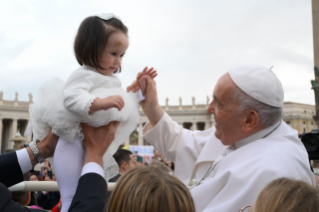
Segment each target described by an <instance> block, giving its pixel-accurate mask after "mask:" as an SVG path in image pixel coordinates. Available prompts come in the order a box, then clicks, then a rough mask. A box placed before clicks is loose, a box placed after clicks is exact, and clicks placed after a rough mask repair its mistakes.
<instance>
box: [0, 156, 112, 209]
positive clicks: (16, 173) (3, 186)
mask: <svg viewBox="0 0 319 212" xmlns="http://www.w3.org/2000/svg"><path fill="white" fill-rule="evenodd" d="M22 181H23V174H22V171H21V168H20V165H19V162H18V158H17V154H16V153H15V152H10V153H7V154H3V155H0V211H1V212H30V211H31V212H41V211H42V210H38V209H29V208H26V207H24V206H21V205H19V204H18V203H16V202H14V201H13V200H12V194H11V192H10V191H9V190H8V187H10V186H12V185H15V184H17V183H20V182H22ZM106 192H107V184H106V181H105V179H104V178H103V177H101V176H100V175H98V174H96V173H88V174H85V175H83V176H82V177H81V178H80V180H79V184H78V187H77V189H76V193H75V196H74V198H73V201H72V204H71V206H70V209H69V212H75V211H76V212H84V211H86V212H87V211H94V212H99V211H101V212H102V211H104V209H105V205H106V202H107V197H106Z"/></svg>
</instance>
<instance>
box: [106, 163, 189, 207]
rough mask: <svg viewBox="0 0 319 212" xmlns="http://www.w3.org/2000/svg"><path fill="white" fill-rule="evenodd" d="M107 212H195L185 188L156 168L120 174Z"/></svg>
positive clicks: (133, 170)
mask: <svg viewBox="0 0 319 212" xmlns="http://www.w3.org/2000/svg"><path fill="white" fill-rule="evenodd" d="M107 211H108V212H111V211H117V212H130V211H139V212H163V211H165V212H195V208H194V203H193V199H192V197H191V195H190V193H189V191H188V189H187V187H186V186H185V185H184V184H183V183H182V182H181V181H180V180H178V179H177V178H176V177H174V176H172V175H170V174H169V173H168V172H166V171H163V170H162V169H161V168H158V167H156V166H147V167H137V168H135V169H132V170H130V171H129V172H127V173H126V174H125V175H123V176H122V177H121V178H120V179H119V181H118V182H117V184H116V187H115V189H114V191H113V192H112V195H111V198H110V200H109V203H108V209H107Z"/></svg>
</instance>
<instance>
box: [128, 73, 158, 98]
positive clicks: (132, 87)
mask: <svg viewBox="0 0 319 212" xmlns="http://www.w3.org/2000/svg"><path fill="white" fill-rule="evenodd" d="M145 75H148V76H150V77H151V78H152V79H154V78H155V77H156V76H157V71H156V70H154V68H150V69H148V67H145V68H144V69H143V71H142V72H139V73H138V74H137V77H136V80H134V81H133V83H132V84H131V85H130V86H128V87H127V88H126V90H127V92H130V91H133V92H136V91H138V89H140V88H141V89H142V93H143V94H144V93H145V89H146V88H145V87H142V86H141V84H140V83H139V80H140V79H141V78H142V77H143V76H145Z"/></svg>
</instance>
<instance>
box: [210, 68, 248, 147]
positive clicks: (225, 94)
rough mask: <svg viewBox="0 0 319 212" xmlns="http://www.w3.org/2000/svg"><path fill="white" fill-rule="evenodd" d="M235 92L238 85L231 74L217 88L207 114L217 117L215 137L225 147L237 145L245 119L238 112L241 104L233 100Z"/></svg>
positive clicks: (224, 76) (220, 80) (223, 78)
mask: <svg viewBox="0 0 319 212" xmlns="http://www.w3.org/2000/svg"><path fill="white" fill-rule="evenodd" d="M235 90H236V85H235V84H234V82H233V81H232V79H231V78H230V76H229V74H228V73H227V74H225V75H223V76H222V77H221V78H220V79H219V80H218V82H217V84H216V86H215V89H214V93H213V100H212V102H211V103H210V105H209V106H208V108H207V112H208V113H211V114H214V117H215V128H216V131H215V136H216V137H217V138H218V139H219V140H221V142H222V143H223V144H224V145H231V144H233V143H235V142H236V141H237V140H239V139H238V138H240V136H241V135H242V131H241V126H242V123H243V120H244V117H243V114H241V113H239V112H238V110H237V109H238V106H239V103H238V101H237V100H235V99H234V98H233V93H234V91H235Z"/></svg>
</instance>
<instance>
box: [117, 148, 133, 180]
mask: <svg viewBox="0 0 319 212" xmlns="http://www.w3.org/2000/svg"><path fill="white" fill-rule="evenodd" d="M113 158H114V159H115V161H116V162H117V164H118V166H119V169H120V170H119V173H121V174H125V173H126V172H128V171H129V170H131V169H133V168H134V167H135V165H134V159H133V155H132V152H131V151H130V150H126V149H118V150H117V152H116V153H115V154H114V155H113Z"/></svg>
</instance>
